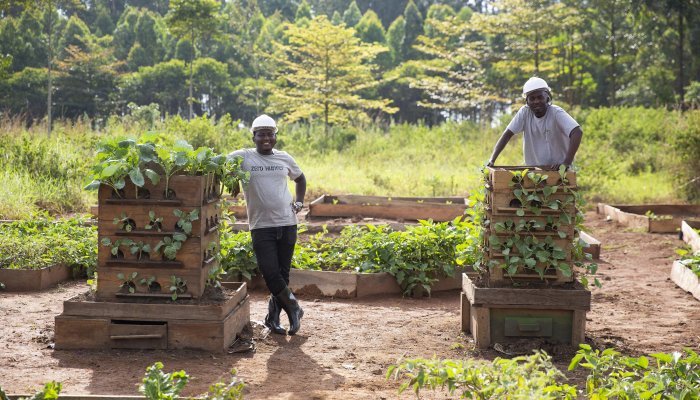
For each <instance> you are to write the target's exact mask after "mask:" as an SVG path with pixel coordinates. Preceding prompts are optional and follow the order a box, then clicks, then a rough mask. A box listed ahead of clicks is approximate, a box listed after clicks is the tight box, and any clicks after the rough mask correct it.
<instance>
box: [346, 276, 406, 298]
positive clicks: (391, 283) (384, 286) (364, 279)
mask: <svg viewBox="0 0 700 400" xmlns="http://www.w3.org/2000/svg"><path fill="white" fill-rule="evenodd" d="M377 294H401V287H400V286H399V284H398V283H397V282H396V278H394V277H393V276H391V275H390V274H388V273H386V272H379V273H373V274H366V273H360V274H357V297H365V296H372V295H377Z"/></svg>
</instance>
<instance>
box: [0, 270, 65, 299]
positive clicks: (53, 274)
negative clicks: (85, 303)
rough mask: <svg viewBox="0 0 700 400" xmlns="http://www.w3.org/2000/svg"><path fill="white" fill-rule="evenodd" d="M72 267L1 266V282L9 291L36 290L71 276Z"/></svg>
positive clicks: (46, 287)
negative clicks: (13, 267) (19, 267)
mask: <svg viewBox="0 0 700 400" xmlns="http://www.w3.org/2000/svg"><path fill="white" fill-rule="evenodd" d="M71 276H72V271H71V268H70V267H68V266H66V265H64V264H58V265H53V266H50V267H45V268H40V269H6V268H0V282H2V283H3V284H5V291H7V292H35V291H39V290H44V289H48V288H50V287H53V286H56V284H58V283H60V282H64V281H67V280H69V279H70V278H71Z"/></svg>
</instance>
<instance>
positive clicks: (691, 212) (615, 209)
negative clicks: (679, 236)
mask: <svg viewBox="0 0 700 400" xmlns="http://www.w3.org/2000/svg"><path fill="white" fill-rule="evenodd" d="M598 214H603V215H605V216H607V217H608V218H610V219H612V220H613V221H615V222H618V223H620V224H622V225H625V226H628V227H631V228H639V229H643V230H645V231H647V232H651V233H676V232H678V231H679V230H680V228H681V222H682V221H683V220H700V205H689V204H642V205H608V204H602V203H599V204H598Z"/></svg>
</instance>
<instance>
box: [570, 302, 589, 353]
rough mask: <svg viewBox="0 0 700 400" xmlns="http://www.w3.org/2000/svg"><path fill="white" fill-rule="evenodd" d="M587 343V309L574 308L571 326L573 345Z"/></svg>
mask: <svg viewBox="0 0 700 400" xmlns="http://www.w3.org/2000/svg"><path fill="white" fill-rule="evenodd" d="M582 343H586V311H584V310H574V315H573V317H572V326H571V345H572V346H577V347H578V345H579V344H582Z"/></svg>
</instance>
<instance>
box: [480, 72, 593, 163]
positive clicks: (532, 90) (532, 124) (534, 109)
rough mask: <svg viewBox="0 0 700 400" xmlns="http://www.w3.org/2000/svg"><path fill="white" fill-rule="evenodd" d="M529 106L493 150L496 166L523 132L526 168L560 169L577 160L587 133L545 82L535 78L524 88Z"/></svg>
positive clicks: (492, 161)
mask: <svg viewBox="0 0 700 400" xmlns="http://www.w3.org/2000/svg"><path fill="white" fill-rule="evenodd" d="M523 96H524V97H525V101H526V105H525V106H523V107H521V108H520V110H519V111H518V113H517V114H515V117H513V119H512V120H511V121H510V124H508V127H506V130H505V131H504V132H503V134H502V135H501V137H500V139H498V142H497V143H496V146H495V147H494V149H493V153H492V154H491V158H490V159H489V161H488V164H487V165H489V166H493V165H494V164H495V162H496V159H497V158H498V155H499V154H501V151H503V148H505V146H506V144H508V141H510V139H511V138H512V137H513V135H515V134H517V133H520V132H523V133H524V137H523V155H524V156H525V165H529V166H540V167H545V168H551V169H558V167H559V165H566V166H569V165H571V163H572V162H573V161H574V156H576V151H577V150H578V147H579V145H580V144H581V137H582V136H583V132H582V131H581V127H580V126H579V124H578V123H577V122H576V121H575V120H574V119H573V118H571V116H570V115H569V114H568V113H567V112H566V111H564V109H562V108H561V107H559V106H555V105H553V104H551V103H552V95H551V91H550V89H549V86H547V82H545V81H544V79H541V78H537V77H532V78H530V79H529V80H528V81H527V82H526V83H525V85H524V86H523Z"/></svg>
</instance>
